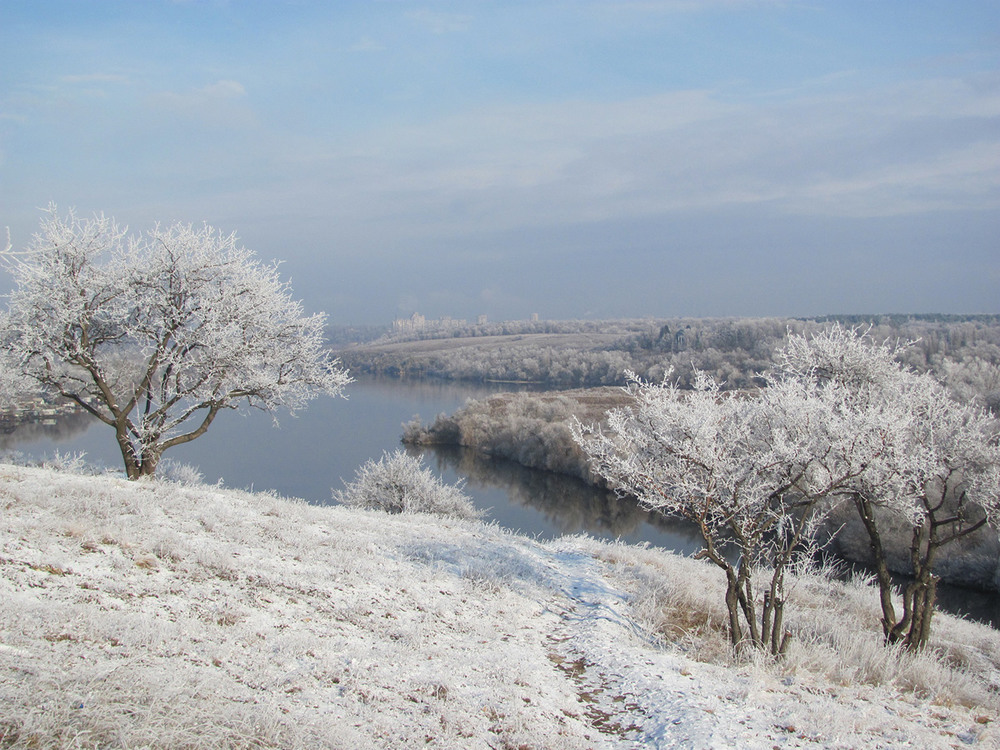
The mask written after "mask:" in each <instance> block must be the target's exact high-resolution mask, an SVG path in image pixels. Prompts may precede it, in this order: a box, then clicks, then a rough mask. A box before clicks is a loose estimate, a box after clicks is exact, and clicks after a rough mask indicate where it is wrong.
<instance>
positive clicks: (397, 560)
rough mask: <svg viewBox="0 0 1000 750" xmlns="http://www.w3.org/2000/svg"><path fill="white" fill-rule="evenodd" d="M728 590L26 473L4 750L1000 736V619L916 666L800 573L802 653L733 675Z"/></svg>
mask: <svg viewBox="0 0 1000 750" xmlns="http://www.w3.org/2000/svg"><path fill="white" fill-rule="evenodd" d="M715 575H716V574H715V571H714V570H712V569H710V568H708V567H707V566H705V565H702V564H701V563H698V562H694V561H691V560H688V559H683V558H679V557H675V556H673V555H670V554H669V553H664V552H660V551H655V550H644V549H641V548H635V547H627V546H624V545H612V544H604V543H598V542H595V541H592V540H589V539H586V538H567V539H562V540H558V541H555V542H550V543H540V542H537V541H534V540H531V539H528V538H525V537H521V536H516V535H512V534H509V533H506V532H503V531H501V530H499V529H497V528H496V527H493V526H490V525H487V524H483V523H480V522H474V521H450V520H442V519H440V518H436V517H429V516H422V515H387V514H384V513H378V512H370V511H359V510H353V509H348V508H342V507H331V508H322V507H315V506H310V505H307V504H305V503H303V502H299V501H290V500H284V499H280V498H276V497H273V496H268V495H252V494H247V493H243V492H237V491H230V490H222V489H219V488H213V487H203V486H199V487H184V486H180V485H177V484H169V483H158V482H143V483H129V482H126V481H124V480H121V479H117V478H112V477H86V476H78V475H73V474H66V473H58V472H55V471H50V470H43V469H30V468H21V467H14V466H8V465H3V466H0V747H4V748H7V747H14V748H19V747H98V746H100V747H123V748H124V747H158V748H160V747H162V748H175V747H191V748H200V747H204V748H215V747H227V746H229V747H235V746H238V747H282V748H285V747H287V748H294V747H302V748H306V747H309V748H314V747H334V748H367V747H374V748H404V747H405V748H412V747H438V748H553V749H557V748H591V747H594V748H599V747H685V748H688V747H694V748H698V747H701V748H726V747H733V748H737V747H738V748H768V749H770V748H774V747H779V748H785V747H917V748H938V747H942V748H943V747H968V746H970V745H971V746H980V747H996V746H998V744H1000V730H998V729H997V724H996V723H995V721H994V717H995V716H996V713H997V706H998V703H1000V701H998V691H1000V670H998V664H1000V634H998V633H997V632H996V631H993V630H990V629H989V628H986V627H983V626H979V625H973V624H970V623H964V622H961V621H958V620H954V619H951V618H946V617H944V616H941V617H940V619H938V620H937V621H936V625H935V627H936V632H937V633H938V634H939V635H937V637H936V638H935V639H934V642H933V644H932V646H933V648H934V649H935V650H936V651H937V652H938V653H940V654H941V657H940V658H933V657H930V656H926V657H908V656H905V655H903V654H901V653H899V652H896V651H889V650H887V649H884V648H882V647H881V646H872V645H871V644H872V643H873V642H875V641H877V638H876V637H874V636H873V634H874V633H876V632H877V630H878V624H877V619H876V618H877V614H876V611H877V604H876V600H875V594H874V592H873V590H869V589H867V588H862V587H843V586H835V585H832V584H828V583H827V582H825V581H823V580H821V579H818V578H803V579H801V580H800V581H799V583H798V584H797V586H796V589H795V596H794V597H793V599H792V601H791V603H790V605H789V609H791V610H793V612H792V613H791V614H790V616H789V617H790V619H791V620H792V622H793V628H794V629H795V642H794V645H793V647H792V650H791V651H790V653H789V657H788V660H787V662H785V663H784V664H782V665H779V666H767V665H764V664H752V663H743V664H733V663H731V659H730V657H729V656H727V652H726V649H725V639H724V635H723V634H721V633H717V632H715V631H716V630H717V629H716V628H715V626H714V624H713V623H714V618H715V617H717V616H718V612H719V611H721V610H717V609H713V607H721V604H722V602H721V601H716V600H719V599H721V595H719V591H720V589H719V585H718V582H717V579H716V577H715ZM831 601H836V602H837V603H838V604H837V606H838V607H840V609H838V610H836V611H837V612H838V616H833V615H832V614H831V611H832V610H831V609H830V607H831V606H833V605H831V604H830V603H831ZM841 619H842V620H843V621H842V622H840V620H841ZM712 644H718V645H717V646H713V645H712ZM713 648H714V649H715V651H714V652H713ZM694 657H698V658H699V659H701V660H702V661H697V660H695V658H694ZM706 659H714V660H715V661H716V662H717V663H713V664H709V663H705V662H704V660H706ZM948 665H950V666H948ZM914 687H915V688H916V692H914V690H913V689H912V688H914Z"/></svg>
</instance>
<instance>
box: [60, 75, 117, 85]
mask: <svg viewBox="0 0 1000 750" xmlns="http://www.w3.org/2000/svg"><path fill="white" fill-rule="evenodd" d="M128 80H129V79H128V77H127V76H123V75H120V74H117V73H87V74H82V75H66V76H60V77H59V81H60V82H62V83H128Z"/></svg>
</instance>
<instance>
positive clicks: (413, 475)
mask: <svg viewBox="0 0 1000 750" xmlns="http://www.w3.org/2000/svg"><path fill="white" fill-rule="evenodd" d="M333 499H334V500H336V501H337V502H338V503H342V504H344V505H348V506H353V507H358V508H368V509H371V510H384V511H387V512H389V513H433V514H435V515H439V516H449V517H451V518H461V519H470V520H471V519H477V518H480V517H481V516H482V511H479V510H477V509H476V508H475V506H474V505H473V504H472V500H471V499H470V498H469V496H468V495H466V494H465V493H464V492H463V491H462V482H459V483H457V484H445V483H444V482H443V481H441V479H440V478H438V477H436V476H434V474H433V473H432V472H431V470H430V469H428V468H426V467H424V465H423V459H422V458H419V457H414V456H408V455H407V454H406V453H404V452H403V451H401V450H397V451H395V452H394V453H391V454H390V453H388V452H386V453H383V454H382V458H380V459H379V460H378V461H375V460H374V459H369V460H368V461H366V462H365V463H364V465H362V466H361V467H360V468H359V469H358V470H357V472H355V475H354V481H353V482H351V483H349V484H348V483H347V482H345V483H344V489H343V490H334V492H333Z"/></svg>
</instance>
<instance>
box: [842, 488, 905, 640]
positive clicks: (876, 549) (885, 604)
mask: <svg viewBox="0 0 1000 750" xmlns="http://www.w3.org/2000/svg"><path fill="white" fill-rule="evenodd" d="M852 499H853V500H854V507H855V508H857V511H858V515H859V516H860V517H861V522H862V523H863V524H864V526H865V530H866V531H867V532H868V545H869V549H870V550H871V554H872V565H873V566H874V568H875V579H876V580H877V581H878V591H879V602H880V604H881V605H882V636H883V637H884V638H885V641H886V643H895V642H896V641H897V640H899V638H898V636H896V635H895V633H894V630H895V628H896V626H897V624H898V621H897V620H896V609H895V607H893V604H892V574H891V573H890V572H889V564H888V563H887V562H886V559H885V549H884V548H883V547H882V536H881V534H879V530H878V524H877V522H876V521H875V507H874V505H873V504H872V502H871V501H870V500H869V499H868V498H867V497H865V496H864V495H862V494H861V493H858V492H855V493H854V494H853V495H852Z"/></svg>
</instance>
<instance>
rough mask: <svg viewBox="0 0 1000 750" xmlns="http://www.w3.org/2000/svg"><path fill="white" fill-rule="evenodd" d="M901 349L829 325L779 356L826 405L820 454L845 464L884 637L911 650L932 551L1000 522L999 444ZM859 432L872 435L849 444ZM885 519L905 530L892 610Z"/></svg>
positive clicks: (925, 617)
mask: <svg viewBox="0 0 1000 750" xmlns="http://www.w3.org/2000/svg"><path fill="white" fill-rule="evenodd" d="M903 346H904V345H900V344H893V345H891V344H887V343H881V344H880V343H876V342H874V341H872V340H871V338H870V337H869V336H868V335H867V333H864V332H861V331H858V330H846V329H843V328H841V327H839V326H834V327H832V328H830V329H828V330H826V331H823V332H820V333H818V334H816V335H815V336H812V337H811V338H806V337H804V336H790V337H789V340H788V343H787V345H786V346H785V347H784V349H783V350H782V352H781V353H780V359H781V367H782V369H783V371H784V373H785V376H786V377H789V378H795V379H797V380H799V381H800V382H802V383H805V384H808V386H809V387H812V388H815V389H816V391H817V393H819V394H822V395H823V397H824V398H826V399H827V401H828V402H830V403H832V404H835V407H834V409H833V410H832V411H831V415H830V420H829V421H827V422H826V423H825V424H824V425H822V429H823V430H824V431H825V432H826V433H827V434H828V436H829V437H828V440H829V442H830V445H831V451H830V459H829V460H831V461H839V462H841V463H843V464H845V465H848V466H851V467H853V469H854V471H853V474H854V475H853V477H852V478H851V480H850V481H849V482H846V483H845V484H844V485H843V486H842V487H841V489H840V490H839V492H841V493H843V494H844V496H846V497H848V498H849V499H850V500H851V502H852V503H853V504H854V506H855V508H856V509H857V512H858V515H859V517H860V519H861V522H862V524H863V525H864V527H865V530H866V532H867V534H868V538H869V546H870V550H871V556H872V564H873V566H874V569H875V575H876V580H877V581H878V584H879V591H880V601H881V607H882V628H883V633H884V636H885V639H886V641H887V642H889V643H902V644H903V645H904V646H906V647H907V648H909V649H912V650H918V649H920V648H923V646H924V645H926V643H927V639H928V637H929V636H930V626H931V618H932V616H933V612H934V599H935V590H936V586H937V576H935V574H934V566H935V564H936V562H937V557H938V554H939V552H940V550H941V548H942V547H944V546H946V545H948V544H950V543H953V542H955V541H956V540H958V539H961V538H963V537H967V536H969V535H970V534H973V533H974V532H976V531H978V530H979V529H981V528H983V527H984V526H985V525H986V524H987V523H988V522H990V521H992V522H993V523H994V524H995V523H996V522H997V520H998V519H1000V446H998V434H997V430H996V423H995V421H994V420H993V419H992V418H991V416H990V415H989V414H988V412H986V411H985V410H983V409H981V408H979V407H976V406H973V405H969V404H961V403H959V402H958V401H956V400H955V398H954V397H953V395H952V394H951V393H950V392H949V391H948V390H947V389H946V388H945V387H944V386H942V385H941V384H940V383H939V382H937V381H936V380H935V379H934V378H933V377H932V376H930V375H925V374H916V373H913V372H911V371H909V370H907V369H906V368H904V367H903V366H902V365H900V364H899V362H898V361H897V359H896V356H897V355H898V353H899V352H900V351H901V349H902V347H903ZM834 419H835V420H836V421H834ZM863 435H869V436H875V438H876V439H875V440H872V441H869V442H864V441H859V436H863ZM886 520H892V521H893V522H895V523H900V522H901V523H902V524H903V526H904V528H907V529H909V533H908V536H909V540H908V542H909V560H910V566H911V573H912V575H913V579H912V580H911V581H910V582H909V583H907V584H906V585H905V586H904V587H903V589H902V591H901V598H902V610H903V611H902V613H901V614H898V613H897V609H896V605H895V603H894V598H895V596H896V593H895V587H894V586H893V583H892V577H891V571H890V568H889V561H888V556H887V550H886V539H885V529H884V525H885V523H884V522H885V521H886Z"/></svg>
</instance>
